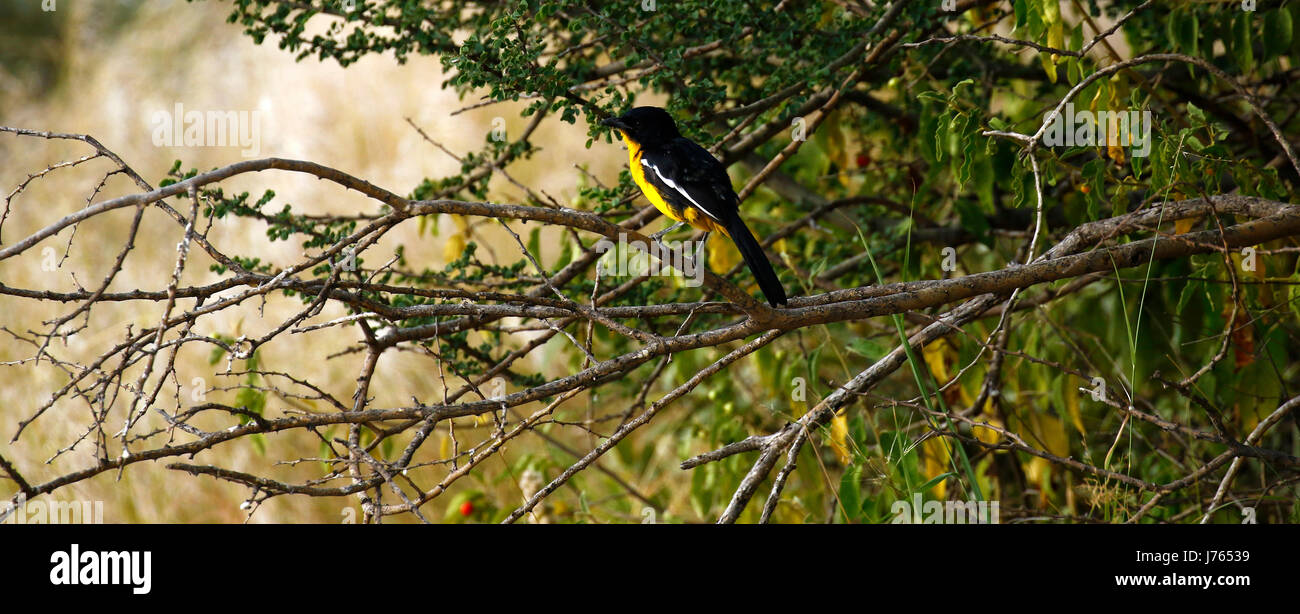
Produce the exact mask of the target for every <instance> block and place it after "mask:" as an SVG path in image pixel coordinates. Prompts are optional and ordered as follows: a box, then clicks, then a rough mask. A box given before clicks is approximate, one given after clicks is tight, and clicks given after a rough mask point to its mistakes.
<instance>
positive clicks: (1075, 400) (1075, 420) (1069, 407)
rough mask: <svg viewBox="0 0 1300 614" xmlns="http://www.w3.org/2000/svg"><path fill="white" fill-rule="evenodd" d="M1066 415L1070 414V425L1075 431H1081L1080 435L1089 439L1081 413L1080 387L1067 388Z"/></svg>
mask: <svg viewBox="0 0 1300 614" xmlns="http://www.w3.org/2000/svg"><path fill="white" fill-rule="evenodd" d="M1066 377H1067V378H1068V377H1069V376H1066ZM1065 413H1067V414H1069V416H1070V424H1073V425H1074V429H1075V430H1077V431H1079V434H1080V435H1082V436H1084V437H1087V435H1088V433H1087V431H1085V430H1084V429H1083V416H1082V415H1081V414H1080V413H1079V387H1078V386H1066V387H1065Z"/></svg>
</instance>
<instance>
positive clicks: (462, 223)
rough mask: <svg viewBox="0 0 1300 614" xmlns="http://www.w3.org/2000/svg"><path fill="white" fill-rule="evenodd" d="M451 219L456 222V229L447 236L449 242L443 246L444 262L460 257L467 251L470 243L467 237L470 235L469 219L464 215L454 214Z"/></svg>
mask: <svg viewBox="0 0 1300 614" xmlns="http://www.w3.org/2000/svg"><path fill="white" fill-rule="evenodd" d="M451 219H452V221H453V222H455V223H456V231H455V232H453V233H451V236H449V237H447V242H446V243H445V244H443V246H442V260H443V262H451V261H453V260H457V259H459V258H460V257H461V255H462V254H464V253H465V246H466V245H467V243H468V241H467V239H466V237H468V236H469V220H468V219H466V218H465V216H463V215H453V216H451Z"/></svg>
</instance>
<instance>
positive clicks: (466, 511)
mask: <svg viewBox="0 0 1300 614" xmlns="http://www.w3.org/2000/svg"><path fill="white" fill-rule="evenodd" d="M473 513H474V504H473V503H470V502H469V501H466V502H464V503H462V504H460V515H461V516H468V515H470V514H473Z"/></svg>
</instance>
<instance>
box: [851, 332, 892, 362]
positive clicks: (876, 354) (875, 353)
mask: <svg viewBox="0 0 1300 614" xmlns="http://www.w3.org/2000/svg"><path fill="white" fill-rule="evenodd" d="M848 350H849V351H850V352H853V353H854V354H857V355H859V356H864V357H866V358H867V359H869V360H871V361H872V362H874V361H877V360H880V359H881V358H882V357H884V355H885V354H887V353H889V349H888V348H886V347H885V346H883V345H881V344H879V343H876V342H875V341H873V340H871V339H868V338H866V337H858V338H856V339H854V340H853V341H850V342H849V345H848Z"/></svg>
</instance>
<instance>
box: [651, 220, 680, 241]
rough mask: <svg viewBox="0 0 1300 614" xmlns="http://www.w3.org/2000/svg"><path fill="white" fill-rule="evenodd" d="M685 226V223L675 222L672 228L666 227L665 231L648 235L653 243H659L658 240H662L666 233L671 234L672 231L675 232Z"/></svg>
mask: <svg viewBox="0 0 1300 614" xmlns="http://www.w3.org/2000/svg"><path fill="white" fill-rule="evenodd" d="M685 225H686V222H677V223H676V224H673V225H672V226H669V227H667V228H665V229H663V230H660V231H659V232H656V233H654V234H652V235H650V239H651V240H653V241H655V242H659V239H662V238H663V236H664V235H666V234H668V233H670V232H672V231H674V230H677V229H678V228H681V227H682V226H685Z"/></svg>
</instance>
